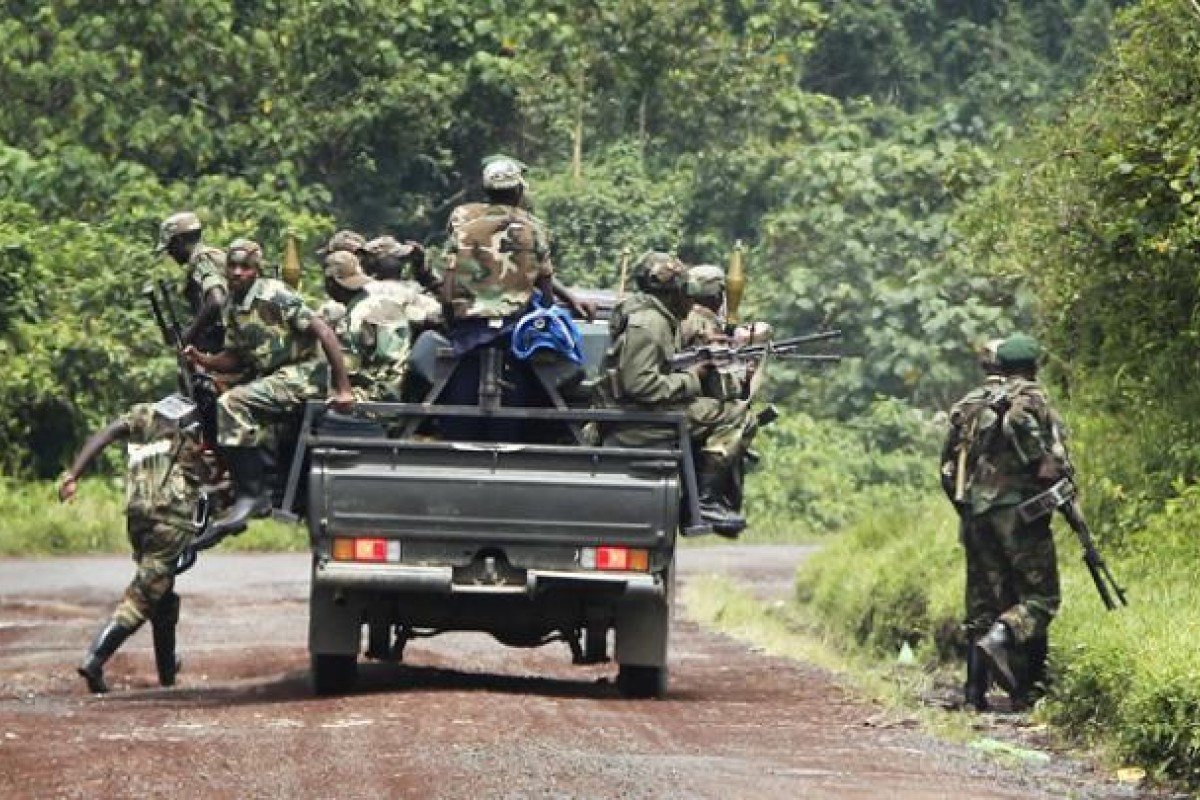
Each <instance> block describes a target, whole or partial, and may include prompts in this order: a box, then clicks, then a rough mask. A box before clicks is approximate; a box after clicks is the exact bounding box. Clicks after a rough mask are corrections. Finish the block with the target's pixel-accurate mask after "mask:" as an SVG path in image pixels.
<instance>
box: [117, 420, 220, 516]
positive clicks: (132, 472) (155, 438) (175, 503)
mask: <svg viewBox="0 0 1200 800" xmlns="http://www.w3.org/2000/svg"><path fill="white" fill-rule="evenodd" d="M120 421H121V422H123V423H125V424H126V425H128V426H129V438H128V440H127V442H126V453H127V455H128V462H129V466H128V471H127V472H126V475H125V512H126V513H127V514H130V515H137V516H142V517H148V518H151V519H157V520H162V521H165V522H168V523H170V524H172V525H176V526H184V527H188V526H191V524H192V519H193V517H194V514H195V511H196V505H197V503H198V502H199V501H200V475H201V474H202V458H203V450H202V449H201V446H200V443H199V442H198V441H197V440H195V439H193V438H191V437H189V436H185V435H182V434H180V433H179V431H178V429H177V428H176V427H175V426H174V425H172V424H170V423H168V422H166V421H164V420H163V419H162V418H161V417H159V416H158V415H157V414H156V413H154V405H153V404H152V403H139V404H137V405H135V406H133V407H132V408H131V409H129V411H128V412H127V413H126V414H125V415H124V416H122V417H121V419H120Z"/></svg>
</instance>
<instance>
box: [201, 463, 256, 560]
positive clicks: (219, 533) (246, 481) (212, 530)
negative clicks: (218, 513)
mask: <svg viewBox="0 0 1200 800" xmlns="http://www.w3.org/2000/svg"><path fill="white" fill-rule="evenodd" d="M225 461H226V462H227V463H228V464H229V470H230V472H232V473H233V489H234V492H235V497H234V500H233V505H231V506H230V507H229V510H228V511H227V512H226V513H225V515H224V516H223V517H221V518H220V519H218V520H215V521H213V523H212V524H211V525H210V526H209V529H208V531H206V534H207V535H208V536H211V537H214V538H216V539H217V540H220V539H221V538H222V537H225V536H228V535H230V534H234V533H241V532H242V531H244V530H246V525H247V524H248V523H249V522H250V520H251V519H255V518H258V517H265V516H267V515H268V514H270V513H271V499H270V498H269V497H267V495H266V493H265V491H264V487H263V460H262V453H260V452H259V451H258V448H257V447H229V448H226V449H225Z"/></svg>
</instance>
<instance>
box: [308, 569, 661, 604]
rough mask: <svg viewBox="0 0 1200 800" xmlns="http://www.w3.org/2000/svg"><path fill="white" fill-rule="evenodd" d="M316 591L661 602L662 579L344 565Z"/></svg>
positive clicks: (328, 573) (318, 572) (319, 575)
mask: <svg viewBox="0 0 1200 800" xmlns="http://www.w3.org/2000/svg"><path fill="white" fill-rule="evenodd" d="M313 585H314V586H319V587H321V588H326V589H352V590H354V589H365V590H369V591H382V592H397V593H409V592H418V593H423V594H482V595H487V594H496V595H513V594H517V595H536V594H539V593H540V592H542V591H544V590H547V589H550V588H555V589H571V588H577V589H579V590H581V591H597V590H605V589H608V590H612V589H620V590H623V592H624V593H625V594H626V595H638V596H661V595H663V594H664V593H665V592H666V589H665V586H664V584H663V581H662V579H661V578H660V577H659V576H657V575H654V574H650V573H644V572H576V571H568V570H537V569H531V570H528V571H527V573H526V579H525V582H524V583H455V582H454V578H453V570H452V569H451V568H450V567H421V566H412V565H405V564H356V563H346V562H339V561H326V562H323V563H318V564H317V566H316V569H315V570H314V571H313Z"/></svg>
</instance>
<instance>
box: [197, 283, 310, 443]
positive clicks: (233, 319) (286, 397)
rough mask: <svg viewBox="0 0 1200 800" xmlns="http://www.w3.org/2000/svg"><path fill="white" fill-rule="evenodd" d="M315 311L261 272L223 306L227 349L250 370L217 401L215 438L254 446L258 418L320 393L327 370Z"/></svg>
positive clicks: (271, 416)
mask: <svg viewBox="0 0 1200 800" xmlns="http://www.w3.org/2000/svg"><path fill="white" fill-rule="evenodd" d="M312 319H313V312H312V311H311V310H310V309H309V308H308V307H307V306H306V305H305V304H304V300H303V299H302V298H301V297H300V295H298V294H296V293H295V292H294V291H292V289H291V288H290V287H288V285H287V284H285V283H283V282H282V281H278V280H275V279H273V278H261V277H260V278H259V279H258V280H257V281H255V282H254V285H253V286H252V287H251V288H250V290H249V291H248V292H246V296H245V297H243V298H242V300H241V302H237V301H235V300H234V299H233V297H232V295H231V296H230V301H229V302H228V303H227V304H226V306H225V311H224V322H225V330H226V334H225V335H226V344H225V349H226V350H229V351H231V352H233V353H235V354H236V355H237V356H238V358H239V359H240V361H241V363H242V364H243V365H244V366H245V367H246V369H247V373H248V374H250V375H252V376H254V377H253V378H252V380H250V382H249V383H244V384H240V385H238V386H235V387H233V388H231V389H230V390H229V391H227V392H225V393H224V394H222V395H221V397H220V399H219V400H218V401H217V411H218V418H217V427H218V431H219V436H218V442H219V443H220V444H221V445H223V446H225V447H255V446H257V445H258V443H259V441H260V438H261V430H260V421H262V420H274V419H278V418H280V417H281V416H283V415H284V414H286V413H287V412H288V411H291V410H292V409H294V408H295V407H296V406H298V405H300V404H302V403H304V402H305V401H307V400H313V399H318V398H323V397H324V396H325V393H326V376H327V371H326V370H325V369H323V367H324V364H323V362H322V360H321V359H320V358H319V356H318V354H317V347H316V340H315V338H314V336H313V334H312V331H311V325H312Z"/></svg>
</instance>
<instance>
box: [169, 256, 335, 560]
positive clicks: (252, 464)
mask: <svg viewBox="0 0 1200 800" xmlns="http://www.w3.org/2000/svg"><path fill="white" fill-rule="evenodd" d="M262 261H263V255H262V247H260V246H259V244H258V243H257V242H254V241H251V240H249V239H236V240H234V241H233V242H232V243H231V244H230V245H229V250H228V255H227V259H226V265H227V278H228V280H229V288H230V295H229V299H228V302H226V304H225V308H224V312H223V314H224V323H225V330H226V340H227V341H226V345H225V349H224V350H222V351H221V352H219V353H205V352H202V351H200V350H198V349H197V348H195V347H191V346H189V347H188V348H186V349H185V350H184V355H185V357H187V359H188V360H189V361H190V362H192V363H193V364H198V365H199V366H201V367H204V368H205V369H209V370H217V371H220V372H233V371H235V370H236V371H243V370H244V371H246V372H248V373H249V374H251V375H253V376H254V378H253V379H252V380H250V381H249V382H248V383H243V384H241V385H238V386H235V387H233V388H232V389H229V390H228V391H226V392H225V393H224V394H222V395H221V397H220V399H218V401H217V430H218V436H217V443H218V444H219V445H220V446H221V447H222V451H223V453H224V455H225V460H226V463H228V464H229V466H230V469H231V470H232V472H233V480H234V489H235V492H236V498H235V500H234V502H233V505H232V507H231V508H230V509H229V511H228V513H227V514H226V515H225V516H223V517H222V518H221V519H218V520H216V521H215V522H214V523H213V524H212V527H211V528H210V531H209V533H210V535H211V536H213V537H215V538H220V537H221V536H224V535H226V534H230V533H234V532H237V531H241V530H243V529H245V526H246V523H247V521H248V520H249V519H251V518H253V517H261V516H265V515H266V514H267V513H269V512H270V509H271V504H270V498H269V496H268V495H267V494H266V491H265V486H264V484H263V481H264V478H263V472H264V465H263V458H262V453H261V452H260V450H259V444H260V442H261V440H262V436H263V433H264V431H263V427H264V424H266V423H271V422H275V421H277V420H279V419H281V418H283V417H284V416H285V415H286V414H287V413H288V412H290V411H291V410H293V409H294V408H296V406H298V405H300V404H302V403H304V402H305V401H307V400H312V399H316V398H318V397H322V396H324V395H325V393H326V392H327V391H331V392H332V394H331V396H330V398H329V403H330V405H332V406H333V408H335V409H336V410H338V411H343V412H348V411H349V410H350V409H351V408H352V407H353V405H354V394H353V392H352V391H351V388H350V379H349V377H348V376H347V374H346V364H345V362H344V361H343V360H342V352H341V348H340V347H339V345H338V340H337V336H336V335H334V332H333V330H332V329H331V328H330V327H329V325H328V324H327V323H326V322H325V321H324V320H322V319H321V317H320V316H318V315H316V314H315V313H313V311H312V310H310V309H309V308H308V306H306V305H305V304H304V300H303V299H302V298H301V297H300V295H298V294H296V293H295V292H294V291H292V289H291V288H290V287H289V286H288V285H287V284H285V283H283V282H282V281H278V280H275V279H273V278H264V277H262V274H261V273H262ZM317 343H319V344H320V347H321V350H322V351H323V352H324V354H325V360H326V362H328V366H329V369H330V370H332V372H331V373H329V372H327V371H326V369H325V368H324V366H323V364H322V362H321V361H320V359H319V358H318V356H317V352H316V346H315V345H316V344H317ZM327 376H328V377H329V380H328V381H326V380H325V378H326V377H327Z"/></svg>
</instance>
